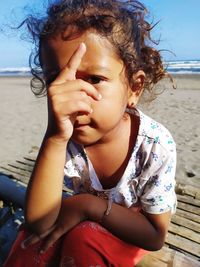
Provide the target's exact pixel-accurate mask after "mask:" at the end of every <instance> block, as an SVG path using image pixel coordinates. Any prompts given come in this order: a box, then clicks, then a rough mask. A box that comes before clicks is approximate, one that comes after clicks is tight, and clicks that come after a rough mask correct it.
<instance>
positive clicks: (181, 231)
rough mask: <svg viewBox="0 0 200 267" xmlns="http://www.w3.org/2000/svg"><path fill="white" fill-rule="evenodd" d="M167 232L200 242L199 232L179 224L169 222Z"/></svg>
mask: <svg viewBox="0 0 200 267" xmlns="http://www.w3.org/2000/svg"><path fill="white" fill-rule="evenodd" d="M169 232H170V233H173V234H176V235H180V236H182V237H185V238H187V239H189V240H192V241H194V242H197V243H200V236H199V233H197V232H194V231H193V230H190V229H188V228H185V227H183V226H179V225H176V224H173V223H171V224H170V226H169Z"/></svg>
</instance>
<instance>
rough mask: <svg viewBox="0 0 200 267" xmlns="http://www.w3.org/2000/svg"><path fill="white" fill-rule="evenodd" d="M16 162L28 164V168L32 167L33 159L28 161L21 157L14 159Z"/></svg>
mask: <svg viewBox="0 0 200 267" xmlns="http://www.w3.org/2000/svg"><path fill="white" fill-rule="evenodd" d="M16 162H18V163H20V164H22V165H25V166H28V167H30V168H33V167H34V165H35V161H30V160H26V159H23V161H22V160H16Z"/></svg>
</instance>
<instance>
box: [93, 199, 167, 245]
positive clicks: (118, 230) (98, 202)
mask: <svg viewBox="0 0 200 267" xmlns="http://www.w3.org/2000/svg"><path fill="white" fill-rule="evenodd" d="M91 203H93V204H92V205H91V206H90V209H89V219H90V220H94V221H96V220H98V219H97V218H101V216H102V215H103V213H104V211H105V200H104V199H100V198H98V197H94V196H93V201H92V202H91ZM97 207H98V208H97ZM100 223H101V224H102V226H103V227H105V228H106V229H108V230H109V231H110V232H111V233H113V234H114V235H115V236H117V237H119V238H120V239H122V240H124V241H125V242H128V243H131V244H133V245H135V246H138V247H141V248H143V249H146V250H158V249H160V248H161V247H162V245H163V243H164V239H165V235H166V230H164V229H159V228H157V227H156V226H155V225H154V224H153V223H151V222H150V220H149V219H148V218H147V217H146V216H145V215H144V214H142V213H141V212H133V211H131V210H130V209H128V208H125V207H122V206H120V205H117V204H114V203H113V205H112V209H111V211H110V213H109V215H108V216H103V220H102V221H101V222H100Z"/></svg>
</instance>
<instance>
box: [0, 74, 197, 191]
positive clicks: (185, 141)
mask: <svg viewBox="0 0 200 267" xmlns="http://www.w3.org/2000/svg"><path fill="white" fill-rule="evenodd" d="M29 81H30V78H29V77H0V129H1V133H0V165H5V164H6V163H7V162H10V163H11V162H14V161H15V160H16V159H20V158H22V157H23V156H25V155H27V154H28V153H30V152H31V151H32V150H34V148H35V147H39V146H40V144H41V141H42V137H43V135H44V132H45V129H46V121H47V111H46V98H36V97H35V96H34V95H33V93H32V92H31V90H30V87H29ZM174 81H175V82H176V84H177V89H175V90H174V89H173V88H172V85H171V84H170V82H169V81H162V82H161V83H160V84H159V85H158V87H159V90H162V89H165V90H164V92H163V93H162V94H160V95H159V96H158V97H157V99H156V100H154V101H153V102H151V103H146V104H140V105H139V107H140V109H141V110H143V111H144V112H145V113H146V114H148V115H150V116H151V117H153V118H154V119H156V120H157V121H159V122H161V123H163V124H164V125H165V127H167V128H168V129H169V130H170V132H171V133H172V135H173V137H174V139H175V141H176V144H177V152H178V163H177V172H176V179H177V182H181V183H184V184H190V185H195V186H198V187H199V188H200V164H199V162H200V75H192V74H187V75H177V76H174Z"/></svg>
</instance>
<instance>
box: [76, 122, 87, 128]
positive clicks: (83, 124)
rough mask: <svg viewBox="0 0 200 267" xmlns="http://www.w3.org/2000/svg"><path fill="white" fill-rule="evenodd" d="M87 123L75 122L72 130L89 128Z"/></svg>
mask: <svg viewBox="0 0 200 267" xmlns="http://www.w3.org/2000/svg"><path fill="white" fill-rule="evenodd" d="M89 124H90V123H89V122H88V123H80V122H78V121H75V123H74V128H76V129H77V128H81V127H84V126H89Z"/></svg>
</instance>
